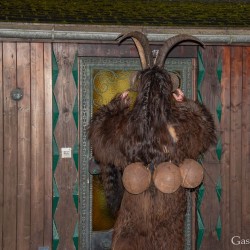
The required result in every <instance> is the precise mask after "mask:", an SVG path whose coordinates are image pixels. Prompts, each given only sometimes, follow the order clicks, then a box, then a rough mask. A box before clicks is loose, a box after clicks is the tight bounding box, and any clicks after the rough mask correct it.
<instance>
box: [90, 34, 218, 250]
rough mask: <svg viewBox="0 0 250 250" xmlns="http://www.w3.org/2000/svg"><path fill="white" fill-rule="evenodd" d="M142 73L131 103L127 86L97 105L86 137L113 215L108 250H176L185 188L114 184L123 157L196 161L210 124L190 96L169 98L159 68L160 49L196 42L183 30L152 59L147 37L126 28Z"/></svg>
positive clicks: (148, 162)
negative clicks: (135, 188) (137, 189)
mask: <svg viewBox="0 0 250 250" xmlns="http://www.w3.org/2000/svg"><path fill="white" fill-rule="evenodd" d="M129 37H131V38H132V39H133V41H134V42H135V44H136V46H137V49H138V52H139V55H140V59H141V63H142V68H143V69H142V71H139V72H138V73H137V76H136V78H135V79H134V80H133V83H132V85H133V89H135V88H136V90H137V92H138V95H137V98H136V100H135V103H134V104H133V106H132V108H131V103H130V99H129V97H128V95H127V92H125V93H122V94H120V95H117V96H115V97H114V98H113V99H112V100H111V101H110V103H109V104H107V105H104V106H102V107H101V108H100V109H99V110H98V111H97V112H96V113H95V114H94V115H93V118H92V120H91V123H90V128H89V138H90V142H91V145H92V148H93V156H94V158H95V160H97V161H98V162H99V163H100V167H101V172H102V181H103V185H104V190H105V193H106V198H107V202H108V205H109V206H110V208H111V209H112V211H113V212H114V213H117V220H116V223H115V226H114V233H113V241H112V249H114V250H130V249H131V250H159V249H164V250H166V249H169V250H182V249H184V219H185V218H184V217H185V213H186V207H187V198H186V197H187V195H186V189H185V188H183V187H180V188H178V190H177V191H175V192H174V193H171V194H169V193H163V192H161V191H159V190H158V189H157V188H156V187H155V185H154V183H153V181H151V184H150V186H149V188H148V189H147V190H145V191H144V192H142V193H140V194H131V193H129V192H128V191H127V190H125V189H124V187H123V184H122V175H123V171H124V169H125V168H126V166H128V165H129V164H131V163H135V162H141V163H143V164H144V165H145V166H148V167H149V168H150V170H151V172H152V173H153V172H154V169H156V168H157V166H158V165H159V164H160V163H162V162H170V161H171V162H172V163H174V164H175V165H177V166H178V165H179V164H181V163H182V162H183V161H184V160H185V159H187V158H189V159H194V160H196V159H197V158H198V156H199V155H200V154H202V153H204V152H205V151H206V150H207V149H208V147H209V146H210V145H211V143H213V142H214V141H215V127H214V122H213V119H212V116H211V114H210V113H209V111H208V110H207V109H206V108H205V107H204V106H203V105H201V104H199V103H198V102H195V101H192V100H188V99H184V100H183V101H182V102H177V101H175V100H174V98H173V91H174V90H175V88H176V87H175V86H173V81H172V80H171V75H170V74H169V73H168V72H167V71H166V70H165V69H164V68H163V66H164V63H165V59H166V57H167V54H168V52H169V51H170V50H171V49H172V48H173V47H174V46H175V45H176V44H178V43H180V42H183V41H187V40H188V41H193V42H196V43H198V44H200V45H202V43H201V41H199V40H198V39H197V38H195V37H193V36H189V35H177V36H175V37H172V38H170V39H168V40H167V41H166V42H165V44H164V45H163V46H162V48H161V49H160V51H159V53H158V55H157V57H156V59H155V61H153V56H152V51H151V50H150V47H149V42H148V40H147V37H146V36H145V35H144V34H142V33H140V32H131V33H128V34H126V35H122V36H120V37H119V41H120V42H121V41H123V40H124V39H126V38H129Z"/></svg>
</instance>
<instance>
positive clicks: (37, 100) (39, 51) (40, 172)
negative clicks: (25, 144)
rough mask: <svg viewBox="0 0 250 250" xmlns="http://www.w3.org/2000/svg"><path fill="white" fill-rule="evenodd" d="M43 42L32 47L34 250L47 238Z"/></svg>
mask: <svg viewBox="0 0 250 250" xmlns="http://www.w3.org/2000/svg"><path fill="white" fill-rule="evenodd" d="M43 55H44V54H43V43H32V44H31V190H32V191H31V207H32V209H31V249H37V248H38V247H39V246H43V236H44V161H45V159H44V125H45V124H44V79H43V67H44V63H43Z"/></svg>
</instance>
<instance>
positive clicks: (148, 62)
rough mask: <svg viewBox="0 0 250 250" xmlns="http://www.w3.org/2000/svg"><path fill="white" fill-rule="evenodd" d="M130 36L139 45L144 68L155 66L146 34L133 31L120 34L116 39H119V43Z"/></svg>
mask: <svg viewBox="0 0 250 250" xmlns="http://www.w3.org/2000/svg"><path fill="white" fill-rule="evenodd" d="M128 37H131V38H132V39H133V41H134V43H135V45H136V47H137V50H138V52H139V56H140V60H141V64H142V69H146V68H151V67H153V54H152V51H151V49H150V47H149V42H148V38H147V37H146V35H144V34H143V33H141V32H139V31H133V32H129V33H127V34H121V35H119V36H118V37H117V38H116V40H118V41H119V44H120V43H121V42H122V41H124V40H125V39H127V38H128Z"/></svg>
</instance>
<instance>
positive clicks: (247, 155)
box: [241, 47, 250, 239]
mask: <svg viewBox="0 0 250 250" xmlns="http://www.w3.org/2000/svg"><path fill="white" fill-rule="evenodd" d="M241 137H242V152H241V158H242V219H243V223H242V238H244V239H247V238H248V237H249V235H250V47H247V48H243V82H242V136H241Z"/></svg>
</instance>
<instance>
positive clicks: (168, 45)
mask: <svg viewBox="0 0 250 250" xmlns="http://www.w3.org/2000/svg"><path fill="white" fill-rule="evenodd" d="M186 41H191V42H195V43H198V44H200V45H201V46H202V47H204V46H205V45H204V43H203V42H202V41H201V40H199V39H198V38H196V37H194V36H191V35H184V34H181V35H177V36H174V37H171V38H169V39H168V40H167V41H166V42H165V43H164V44H163V46H162V47H161V48H160V50H159V53H158V55H157V57H156V59H155V65H157V66H158V67H160V68H162V67H163V66H164V63H165V60H166V57H167V55H168V53H169V52H170V50H171V49H172V48H173V47H174V46H176V45H177V44H179V43H181V42H186Z"/></svg>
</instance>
